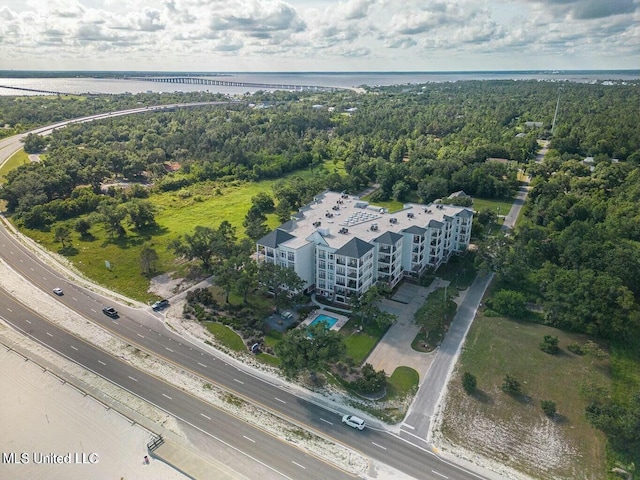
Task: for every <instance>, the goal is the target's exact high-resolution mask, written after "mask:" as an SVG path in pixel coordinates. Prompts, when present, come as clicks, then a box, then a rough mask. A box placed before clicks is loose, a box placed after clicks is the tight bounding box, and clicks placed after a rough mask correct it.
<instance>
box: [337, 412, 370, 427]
mask: <svg viewBox="0 0 640 480" xmlns="http://www.w3.org/2000/svg"><path fill="white" fill-rule="evenodd" d="M342 423H344V424H346V425H349V426H350V427H353V428H357V429H358V430H364V427H365V426H366V424H365V423H364V420H363V419H361V418H360V417H356V416H355V415H344V416H343V417H342Z"/></svg>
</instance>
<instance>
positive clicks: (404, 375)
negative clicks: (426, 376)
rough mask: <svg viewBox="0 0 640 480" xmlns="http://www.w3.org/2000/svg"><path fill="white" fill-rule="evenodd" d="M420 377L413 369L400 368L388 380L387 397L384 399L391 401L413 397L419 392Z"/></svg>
mask: <svg viewBox="0 0 640 480" xmlns="http://www.w3.org/2000/svg"><path fill="white" fill-rule="evenodd" d="M419 382H420V375H418V372H416V371H415V370H414V369H413V368H410V367H398V368H396V369H395V370H394V372H393V374H392V375H391V376H390V377H389V378H388V379H387V385H388V388H387V395H386V396H385V397H384V398H383V399H382V400H383V401H385V400H391V399H393V398H402V397H405V396H407V395H413V394H415V393H416V392H417V391H418V384H419Z"/></svg>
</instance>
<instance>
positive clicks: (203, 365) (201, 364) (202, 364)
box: [198, 362, 207, 368]
mask: <svg viewBox="0 0 640 480" xmlns="http://www.w3.org/2000/svg"><path fill="white" fill-rule="evenodd" d="M198 365H200V366H201V367H204V368H207V366H206V365H205V364H204V363H200V362H198Z"/></svg>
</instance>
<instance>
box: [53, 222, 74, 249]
mask: <svg viewBox="0 0 640 480" xmlns="http://www.w3.org/2000/svg"><path fill="white" fill-rule="evenodd" d="M54 240H55V241H56V242H60V243H61V244H62V249H63V250H64V249H65V248H66V247H67V246H68V245H69V244H70V243H71V229H70V228H69V227H68V226H67V225H60V226H58V227H56V230H55V233H54Z"/></svg>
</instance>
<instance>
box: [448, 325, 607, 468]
mask: <svg viewBox="0 0 640 480" xmlns="http://www.w3.org/2000/svg"><path fill="white" fill-rule="evenodd" d="M544 335H552V336H554V337H555V336H557V337H558V339H559V346H560V348H561V352H560V353H559V354H556V355H549V354H547V353H544V352H542V351H541V350H540V348H539V344H540V342H541V341H542V338H543V337H544ZM586 339H587V337H585V336H583V335H578V334H571V333H566V332H562V331H560V330H556V329H554V328H551V327H548V326H545V325H540V324H534V323H526V322H520V321H515V320H508V319H505V318H501V317H491V318H489V317H484V316H479V317H478V318H476V320H475V321H474V323H473V325H472V326H471V329H470V331H469V335H468V336H467V340H466V343H465V345H464V349H463V352H462V354H461V357H460V360H459V362H458V365H457V375H456V376H454V378H453V379H452V382H451V383H450V386H449V394H448V398H447V406H446V411H445V413H444V421H443V424H442V432H443V434H444V435H445V437H446V438H448V439H449V440H450V441H451V442H452V443H454V444H457V445H461V446H463V447H465V448H468V449H470V450H473V451H477V452H480V453H482V454H484V455H486V456H488V457H490V458H494V459H496V460H498V461H500V462H502V463H505V464H508V465H510V466H512V467H514V468H516V469H518V470H520V471H523V472H525V473H527V474H529V475H531V476H533V477H535V478H571V479H573V478H581V479H602V478H605V477H606V473H605V462H606V448H605V444H606V439H605V437H604V435H603V434H601V433H600V432H598V431H597V430H595V429H594V428H592V427H591V425H590V424H589V423H588V422H587V420H586V418H585V407H586V405H587V399H585V398H584V397H583V396H582V395H581V393H580V391H581V388H583V387H584V386H585V385H587V384H590V383H591V384H594V385H599V386H603V387H605V388H607V389H609V388H610V385H611V378H610V367H609V365H608V363H607V361H601V362H598V361H594V360H593V359H592V358H589V357H586V356H578V355H575V354H573V353H571V352H569V351H568V350H567V348H566V347H567V345H568V344H569V343H580V344H582V343H584V342H585V341H586ZM463 372H470V373H472V374H473V375H475V376H476V378H477V381H478V392H477V393H476V394H475V395H473V396H469V395H467V394H465V393H464V391H463V389H462V386H461V382H460V377H461V375H462V373H463ZM507 373H508V374H510V375H513V376H514V377H515V378H516V379H518V380H519V381H520V383H521V385H522V390H523V395H522V396H518V397H515V398H514V397H511V396H509V395H507V394H505V393H504V392H502V391H501V389H500V387H501V385H502V382H503V379H504V376H505V375H506V374H507ZM541 400H552V401H554V402H555V403H556V405H557V412H558V414H559V416H558V418H557V419H555V420H550V419H548V418H547V417H546V416H545V415H544V413H543V412H542V410H541V408H540V401H541Z"/></svg>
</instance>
